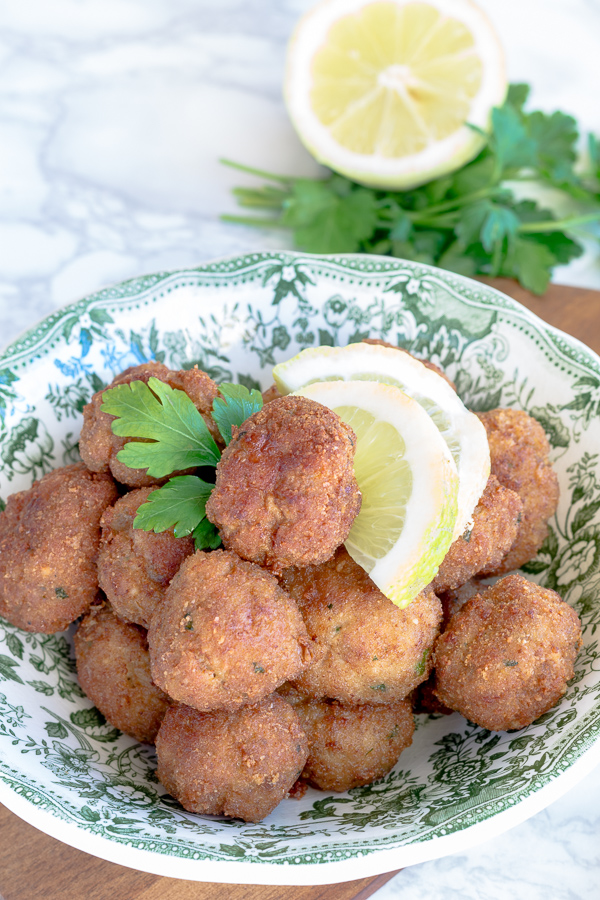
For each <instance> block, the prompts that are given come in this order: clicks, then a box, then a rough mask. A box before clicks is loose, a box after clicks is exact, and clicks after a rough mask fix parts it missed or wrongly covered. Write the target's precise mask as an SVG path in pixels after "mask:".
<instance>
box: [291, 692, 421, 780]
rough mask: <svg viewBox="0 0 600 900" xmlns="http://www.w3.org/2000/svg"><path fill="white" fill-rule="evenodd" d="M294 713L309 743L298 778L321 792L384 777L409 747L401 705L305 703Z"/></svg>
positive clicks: (406, 713) (406, 706)
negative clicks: (304, 762) (306, 755)
mask: <svg viewBox="0 0 600 900" xmlns="http://www.w3.org/2000/svg"><path fill="white" fill-rule="evenodd" d="M294 709H295V710H296V712H297V713H298V715H299V716H300V721H301V723H302V727H303V729H304V731H305V732H306V737H307V739H308V759H307V760H306V765H305V766H304V770H303V772H302V778H303V780H305V781H308V782H309V783H310V784H312V785H313V787H316V788H320V790H322V791H349V790H350V789H351V788H354V787H360V786H361V785H364V784H370V783H371V782H372V781H376V780H377V779H378V778H383V776H384V775H387V773H388V772H389V771H390V769H392V768H393V767H394V766H395V765H396V763H397V762H398V759H399V757H400V754H401V753H402V751H403V750H405V749H406V748H407V747H409V746H410V744H411V743H412V736H413V732H414V721H413V717H412V711H411V706H410V703H408V702H407V701H406V700H400V701H398V702H396V703H389V704H386V705H385V706H382V705H378V706H373V705H370V704H361V705H342V704H341V703H338V702H336V701H335V700H334V701H329V702H328V701H324V700H306V701H304V702H303V703H299V704H298V705H295V706H294Z"/></svg>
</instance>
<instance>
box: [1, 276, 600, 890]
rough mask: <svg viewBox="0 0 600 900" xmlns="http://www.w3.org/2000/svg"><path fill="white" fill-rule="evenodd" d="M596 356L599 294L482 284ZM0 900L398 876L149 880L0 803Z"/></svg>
mask: <svg viewBox="0 0 600 900" xmlns="http://www.w3.org/2000/svg"><path fill="white" fill-rule="evenodd" d="M487 283H489V284H492V285H493V286H494V287H497V288H499V289H500V290H502V291H504V293H506V294H510V295H511V296H512V297H514V298H515V299H516V300H518V301H519V302H520V303H522V304H523V305H524V306H527V307H528V308H529V309H531V310H532V311H533V312H534V313H536V315H538V316H540V318H542V319H544V320H545V321H547V322H549V323H550V324H551V325H554V326H556V327H557V328H560V329H562V330H563V331H567V332H568V333H569V334H572V335H573V336H574V337H576V338H578V339H579V340H581V341H583V342H584V343H585V344H587V345H588V346H589V347H591V348H592V349H593V350H595V351H596V352H597V353H600V291H590V290H584V289H583V288H572V287H564V286H562V285H551V286H550V287H549V289H548V291H547V293H546V294H545V295H544V296H543V297H535V296H533V295H532V294H530V293H529V292H528V291H525V290H524V289H523V288H521V287H519V285H517V284H515V283H514V282H512V281H508V280H506V279H496V280H494V281H489V280H488V281H487ZM0 835H1V837H2V840H1V841H0V894H1V895H2V897H1V898H0V900H2V898H3V900H113V898H119V900H366V898H367V897H370V896H371V895H372V894H373V893H374V892H375V891H376V890H377V889H378V888H380V887H381V886H382V885H383V884H385V882H386V881H388V880H389V879H390V878H391V877H392V876H393V875H394V874H395V873H394V872H389V873H387V874H385V875H379V876H377V877H376V878H363V879H360V880H359V881H347V882H344V883H342V884H335V885H321V886H313V887H264V886H256V885H224V884H212V883H211V884H209V883H200V882H192V881H181V880H179V879H176V878H163V877H161V876H158V875H149V874H147V873H144V872H138V871H136V870H134V869H127V868H124V867H123V866H118V865H115V864H113V863H108V862H104V861H103V860H100V859H97V858H95V857H93V856H89V855H88V854H87V853H83V852H82V851H80V850H75V849H73V848H72V847H69V846H67V845H66V844H62V843H60V842H59V841H56V840H55V839H54V838H51V837H48V836H47V835H45V834H43V833H42V832H40V831H37V830H36V829H35V828H32V827H31V826H30V825H27V824H26V823H25V822H23V821H22V820H20V819H19V818H17V816H15V815H13V814H12V813H11V812H9V811H8V810H7V809H6V808H4V807H2V806H0Z"/></svg>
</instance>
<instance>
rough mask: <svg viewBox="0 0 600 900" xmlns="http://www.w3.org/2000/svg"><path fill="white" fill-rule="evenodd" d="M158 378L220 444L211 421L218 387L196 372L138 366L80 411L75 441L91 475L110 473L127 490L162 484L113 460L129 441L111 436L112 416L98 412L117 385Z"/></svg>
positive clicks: (154, 366)
mask: <svg viewBox="0 0 600 900" xmlns="http://www.w3.org/2000/svg"><path fill="white" fill-rule="evenodd" d="M150 378H158V380H159V381H164V382H165V384H168V385H169V386H170V387H172V388H175V389H176V390H181V391H184V392H185V393H186V394H187V395H188V397H189V398H190V399H191V400H192V402H193V403H194V405H195V406H196V408H197V409H198V411H199V412H200V414H201V415H202V418H203V419H204V421H205V422H206V424H207V426H208V429H209V431H210V432H211V434H212V435H213V437H214V438H215V440H216V441H217V442H220V443H222V439H221V437H220V435H219V432H218V429H217V426H216V424H215V422H214V420H213V419H212V416H211V410H212V403H213V400H214V399H215V397H216V396H217V393H218V387H217V385H216V384H215V382H214V381H213V380H212V378H209V377H208V375H207V374H206V373H205V372H202V371H201V370H200V369H196V368H194V369H189V370H188V371H186V370H182V371H173V370H172V369H168V368H167V366H164V365H163V364H162V363H158V362H153V361H150V362H146V363H142V364H141V365H139V366H131V367H130V368H129V369H125V371H124V372H121V374H120V375H117V377H116V378H115V379H113V381H112V382H111V384H109V385H108V387H107V388H105V389H104V390H102V391H98V392H97V393H96V394H94V396H93V397H92V399H91V401H90V402H89V403H88V404H87V405H86V406H85V407H84V409H83V426H82V429H81V436H80V438H79V452H80V453H81V458H82V459H83V461H84V462H85V464H86V465H87V467H88V469H90V470H91V471H92V472H111V474H112V476H113V478H115V479H116V481H118V482H120V483H121V484H126V485H128V486H129V487H147V486H148V485H153V484H162V483H163V482H164V481H165V479H164V478H163V479H157V478H152V476H150V475H148V474H147V473H146V470H145V469H130V468H129V467H128V466H126V465H124V464H123V463H122V462H120V461H119V460H118V459H117V454H118V453H119V451H120V450H122V449H123V447H124V446H125V444H126V443H127V441H128V440H129V438H125V437H119V436H118V435H116V434H113V432H112V429H111V423H112V422H113V420H114V418H115V417H114V416H110V415H108V413H105V412H102V409H101V407H102V402H103V394H104V391H105V390H109V388H113V387H115V386H116V385H118V384H129V383H130V382H132V381H143V382H145V383H146V384H147V383H148V381H149V380H150Z"/></svg>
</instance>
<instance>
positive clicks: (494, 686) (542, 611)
mask: <svg viewBox="0 0 600 900" xmlns="http://www.w3.org/2000/svg"><path fill="white" fill-rule="evenodd" d="M580 646H581V625H580V622H579V618H578V616H577V613H576V612H575V611H574V610H573V609H572V608H571V607H570V606H569V605H568V604H567V603H565V602H564V601H563V600H561V598H560V597H559V596H558V594H556V593H555V592H554V591H550V590H547V589H546V588H542V587H538V585H536V584H533V583H531V582H529V581H527V580H526V579H525V578H523V576H522V575H508V576H506V578H503V579H501V580H500V581H498V582H497V583H496V584H495V585H494V586H493V587H490V588H488V589H487V590H486V591H484V592H483V593H482V594H480V595H478V596H476V597H474V598H473V599H472V600H469V601H468V602H467V603H466V604H465V606H463V608H462V609H460V610H459V611H458V612H457V613H456V614H455V615H454V616H453V617H452V619H451V620H450V623H449V625H448V627H447V629H446V631H445V632H444V633H443V634H442V636H441V637H440V638H439V639H438V641H437V643H436V647H435V652H434V665H435V675H436V687H435V693H436V694H437V696H438V698H439V699H440V700H441V701H442V703H445V704H446V706H449V707H450V708H451V709H455V710H457V711H458V712H460V713H462V715H463V716H466V718H467V719H469V720H470V721H471V722H475V723H476V724H477V725H481V726H482V727H483V728H488V729H489V730H490V731H505V730H507V729H514V728H524V727H525V726H526V725H529V724H531V722H534V721H535V720H536V719H537V718H539V716H541V715H542V713H545V712H546V710H548V709H550V708H551V707H552V706H554V705H555V704H556V703H557V702H558V701H559V700H560V698H561V697H562V695H563V694H564V692H565V691H566V688H567V681H568V680H569V679H570V678H572V677H573V675H574V670H573V663H574V662H575V658H576V656H577V652H578V650H579V648H580Z"/></svg>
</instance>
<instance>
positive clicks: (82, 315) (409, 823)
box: [0, 253, 600, 884]
mask: <svg viewBox="0 0 600 900" xmlns="http://www.w3.org/2000/svg"><path fill="white" fill-rule="evenodd" d="M367 336H369V337H375V338H383V339H384V340H386V341H391V342H392V343H398V344H399V345H401V346H403V347H405V348H407V349H408V350H410V351H411V352H413V353H414V354H415V355H417V356H420V357H427V358H428V359H431V360H433V361H434V362H436V363H438V364H439V365H440V366H442V367H443V368H444V370H445V371H446V372H447V373H448V374H449V376H450V377H451V378H452V379H453V380H454V382H455V383H456V385H457V389H458V392H459V394H460V396H461V397H462V399H463V400H464V401H465V403H466V404H467V405H468V406H469V407H470V408H472V409H474V410H486V409H491V408H493V407H496V406H512V407H517V408H519V409H524V410H526V411H527V412H528V413H529V414H530V415H532V416H535V418H536V419H538V421H539V422H541V424H542V425H543V426H544V428H545V430H546V432H547V435H548V438H549V440H550V444H551V448H552V460H553V463H554V465H555V467H556V470H557V472H558V476H559V480H560V485H561V500H560V505H559V508H558V511H557V514H556V516H555V517H554V518H553V519H552V520H551V523H550V534H549V537H548V539H547V540H546V542H545V544H544V546H543V547H542V549H541V551H540V553H539V554H538V556H537V557H536V559H535V560H533V561H532V562H531V563H529V564H528V565H527V566H526V567H525V571H526V575H527V577H528V578H530V579H532V580H534V581H536V582H538V583H540V584H542V585H545V586H548V587H551V588H553V589H555V590H557V591H558V592H559V593H560V594H561V595H562V596H563V597H564V598H565V599H566V600H567V601H568V602H569V603H570V604H572V605H573V606H574V607H575V608H576V610H577V611H578V613H579V615H580V616H581V618H582V621H583V626H584V646H583V648H582V650H581V652H580V654H579V658H578V661H577V674H576V676H575V679H574V680H573V682H572V683H571V684H570V686H569V689H568V691H567V693H566V695H565V696H564V698H563V700H562V701H561V703H560V704H559V705H558V706H556V707H555V708H554V709H552V710H551V711H550V712H548V713H546V714H545V715H544V716H542V718H541V719H539V720H538V721H537V722H535V723H534V724H533V725H530V726H529V727H527V728H524V729H522V730H521V731H518V732H512V733H509V732H500V733H496V734H492V733H490V732H488V731H485V730H484V729H482V728H480V727H478V726H476V725H472V724H470V723H469V722H467V721H466V720H465V719H463V718H462V717H461V716H459V715H458V714H454V715H452V716H448V717H437V718H436V717H431V718H429V717H427V716H420V717H417V728H416V732H415V738H414V742H413V744H412V746H411V747H410V748H409V749H408V750H406V751H405V752H404V753H403V755H402V756H401V758H400V760H399V763H398V765H397V766H396V768H395V769H394V770H393V771H392V772H390V774H389V775H387V776H386V777H385V778H384V779H383V780H381V781H379V782H377V783H375V784H372V785H369V786H368V787H362V788H357V789H355V790H351V791H349V792H348V793H345V794H330V793H321V792H317V791H314V790H312V789H309V790H308V792H307V793H306V795H305V796H304V797H303V798H302V799H301V800H286V801H284V802H283V803H282V804H281V805H280V806H279V807H278V808H277V809H276V810H275V811H274V812H273V813H272V814H271V815H270V816H268V817H267V818H266V819H265V820H264V821H263V822H261V823H260V824H258V825H249V824H244V823H242V822H240V821H229V820H225V819H221V818H214V817H203V816H199V815H194V814H191V813H187V812H185V811H184V810H182V809H181V808H180V807H179V806H178V805H177V803H176V802H175V801H174V800H173V799H172V798H170V797H169V796H166V795H165V793H164V790H163V789H162V787H161V785H160V784H159V783H158V782H157V779H156V776H155V774H154V769H155V759H154V753H153V749H152V748H151V747H149V746H142V745H139V744H137V743H136V742H135V741H134V740H132V739H131V738H128V737H126V736H125V735H122V734H120V733H119V732H117V731H116V730H115V729H113V728H112V727H111V726H110V725H109V724H107V723H106V722H105V721H104V719H103V717H102V716H101V715H100V714H99V713H98V712H97V711H96V709H95V708H94V707H92V706H91V704H90V702H89V700H88V699H87V698H86V697H85V696H84V695H83V692H82V691H81V689H80V688H79V685H78V683H77V679H76V676H75V671H74V665H73V653H72V645H71V638H72V628H71V629H70V630H69V631H68V632H65V633H64V634H56V635H38V634H27V633H25V632H23V631H20V630H19V629H18V628H14V627H12V626H10V625H8V624H7V623H5V622H4V621H3V620H0V680H1V681H2V683H1V684H0V800H1V801H2V802H3V803H4V804H5V805H6V806H8V807H9V808H10V809H12V810H13V811H14V812H16V813H17V814H18V815H20V816H21V817H22V818H24V819H26V820H27V821H28V822H30V823H31V824H32V825H34V826H36V827H38V828H40V829H41V830H43V831H46V832H47V833H49V834H51V835H54V836H55V837H57V838H59V839H60V840H62V841H65V842H66V843H68V844H71V845H73V846H75V847H78V848H80V849H83V850H86V851H87V852H89V853H92V854H95V855H97V856H100V857H103V858H105V859H108V860H112V861H114V862H116V863H121V864H123V865H127V866H133V867H136V868H138V869H142V870H145V871H149V872H154V873H159V874H163V875H169V876H174V877H179V878H187V879H197V880H201V881H222V882H230V883H237V882H240V883H244V882H246V883H251V884H260V883H272V884H315V883H331V882H335V881H345V880H350V879H354V878H360V877H365V876H367V875H374V874H377V873H380V872H385V871H390V870H392V869H397V868H400V867H401V866H407V865H410V864H412V863H416V862H422V861H424V860H427V859H432V858H435V857H438V856H442V855H444V854H447V853H452V852H456V851H460V850H463V849H465V848H466V847H468V846H470V845H473V844H475V843H477V842H479V841H482V840H485V839H490V838H493V837H494V836H495V835H497V834H499V833H500V832H502V831H504V830H506V829H507V828H509V827H511V826H513V825H515V824H517V823H519V822H521V821H523V820H524V819H525V818H526V817H527V816H529V815H531V814H533V813H534V812H536V811H537V810H539V809H541V808H542V807H543V806H545V805H547V804H548V803H550V802H551V801H552V800H553V799H556V797H558V796H560V794H561V793H563V792H564V791H565V790H567V789H568V788H569V787H570V786H571V785H572V784H574V783H575V781H576V780H577V779H578V778H580V777H582V776H583V775H584V774H586V772H587V771H589V770H590V769H591V767H592V766H593V765H594V764H595V763H596V762H597V761H598V760H599V759H600V743H599V733H600V654H599V648H598V642H599V638H600V631H598V630H597V627H598V625H599V624H600V598H599V586H600V567H599V563H600V476H599V472H598V448H599V447H600V425H599V416H598V413H599V410H600V360H599V359H598V357H597V356H595V355H594V354H593V353H592V352H591V351H590V350H589V349H587V348H586V347H585V346H584V345H583V344H581V343H579V342H577V341H576V340H574V339H573V338H570V337H568V336H567V335H565V334H562V333H560V332H558V331H556V330H555V329H553V328H551V327H549V326H547V325H545V324H544V323H543V322H541V321H540V320H539V319H537V318H536V317H535V316H533V315H532V314H530V313H529V312H528V311H527V310H525V309H524V308H523V307H521V306H520V305H519V304H518V303H516V302H514V301H513V300H511V299H510V298H509V297H506V296H504V295H503V294H500V293H498V292H497V291H495V290H493V289H492V288H490V287H487V286H485V285H483V284H479V283H477V282H474V281H470V280H468V279H465V278H462V277H459V276H456V275H452V274H449V273H447V272H442V271H439V270H436V269H433V268H431V267H428V266H424V265H420V264H417V263H409V262H403V261H399V260H391V259H387V258H380V257H365V256H343V257H341V256H336V257H317V256H307V255H300V254H291V253H285V254H281V253H255V254H251V255H247V256H237V257H233V258H228V259H223V260H219V261H216V262H213V263H209V264H207V265H203V266H200V267H199V268H197V269H191V270H185V271H178V272H161V273H159V274H155V275H148V276H145V277H143V278H136V279H134V280H131V281H126V282H123V283H122V284H118V285H116V286H114V287H111V288H108V289H106V290H102V291H100V292H98V293H97V294H94V295H92V296H90V297H86V298H85V299H84V300H81V301H80V302H79V303H75V304H72V305H71V306H69V307H67V308H65V309H63V310H60V311H58V312H56V313H54V314H53V315H51V316H49V317H48V318H46V319H45V320H44V321H43V322H41V323H40V324H39V325H37V326H36V327H34V328H32V329H31V330H30V331H29V332H27V333H26V334H25V335H24V336H23V337H22V338H21V339H19V340H17V341H16V342H14V343H13V344H12V345H11V346H10V347H8V348H7V349H6V350H5V352H4V354H3V355H2V356H1V357H0V498H2V500H3V501H6V498H7V496H8V495H9V494H10V493H12V492H14V491H18V490H21V489H23V488H26V487H28V486H29V485H30V484H31V483H32V481H33V480H34V479H36V478H40V477H41V476H42V475H43V474H44V473H45V472H48V471H49V470H50V469H52V468H55V467H58V466H62V465H65V464H68V463H70V462H73V461H74V460H76V459H77V458H78V451H77V440H78V434H79V430H80V426H81V410H82V408H83V406H84V404H85V403H86V402H87V401H88V400H89V399H90V397H91V395H92V394H93V393H94V391H96V390H98V389H100V388H101V387H103V386H104V385H106V384H107V383H108V382H110V381H111V379H112V378H113V376H114V375H115V374H116V373H117V372H119V371H121V370H122V369H124V368H126V367H127V366H131V365H136V364H138V363H141V362H144V361H146V360H150V359H155V360H159V361H161V362H164V363H166V364H167V365H168V366H170V367H172V368H176V369H178V368H184V367H190V366H192V365H194V364H195V363H197V364H198V365H199V366H200V368H202V369H204V370H205V371H207V372H208V373H209V374H210V375H211V376H212V377H213V378H215V379H216V380H217V381H222V380H226V381H236V382H240V383H242V384H245V385H247V386H249V387H250V386H260V387H267V386H268V385H269V384H270V383H271V381H272V379H271V369H272V367H273V365H274V364H275V363H277V362H280V361H282V360H284V359H287V358H289V357H290V356H292V355H294V354H295V353H297V352H298V351H299V350H301V349H303V348H304V347H310V346H316V345H318V344H329V345H334V344H345V343H347V342H350V341H357V340H360V339H361V338H363V337H367Z"/></svg>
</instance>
